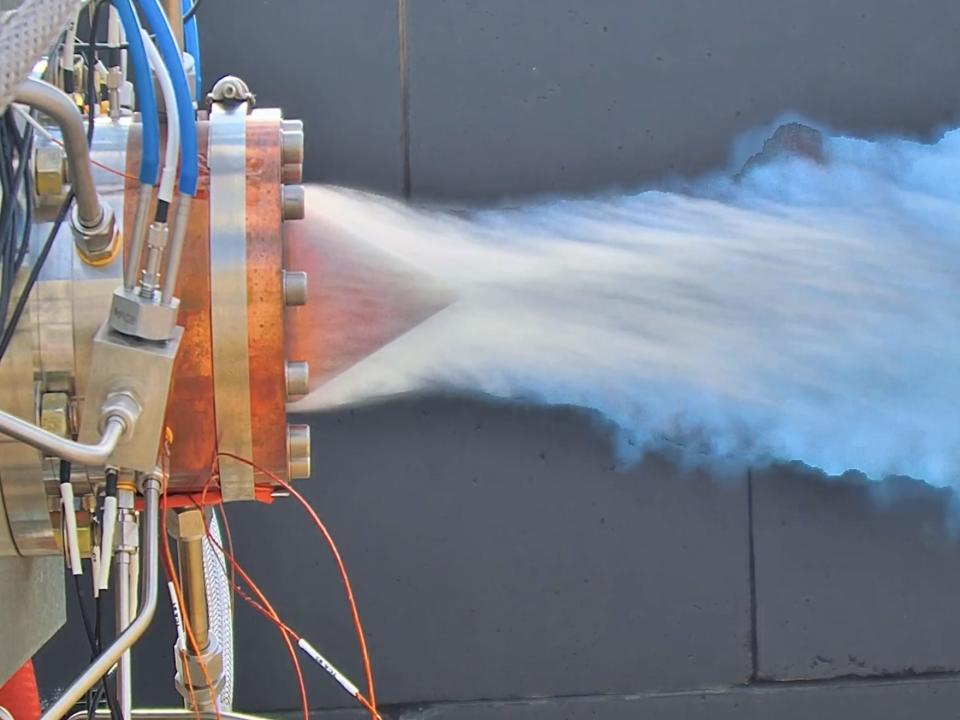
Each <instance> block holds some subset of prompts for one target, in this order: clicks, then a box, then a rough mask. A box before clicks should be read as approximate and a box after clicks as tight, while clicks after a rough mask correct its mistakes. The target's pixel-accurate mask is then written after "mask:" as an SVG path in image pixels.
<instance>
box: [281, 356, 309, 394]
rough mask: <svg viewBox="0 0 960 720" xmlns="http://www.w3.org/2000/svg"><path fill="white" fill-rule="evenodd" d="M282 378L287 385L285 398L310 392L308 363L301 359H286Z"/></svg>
mask: <svg viewBox="0 0 960 720" xmlns="http://www.w3.org/2000/svg"><path fill="white" fill-rule="evenodd" d="M283 375H284V379H285V380H286V386H287V400H289V399H290V398H292V397H296V396H298V395H306V394H307V393H308V392H310V364H309V363H306V362H302V361H288V362H287V364H286V365H285V366H284V373H283Z"/></svg>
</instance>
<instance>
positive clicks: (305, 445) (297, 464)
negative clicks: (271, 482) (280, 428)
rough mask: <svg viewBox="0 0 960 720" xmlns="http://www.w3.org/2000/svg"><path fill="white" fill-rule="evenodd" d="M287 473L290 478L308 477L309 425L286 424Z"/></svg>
mask: <svg viewBox="0 0 960 720" xmlns="http://www.w3.org/2000/svg"><path fill="white" fill-rule="evenodd" d="M287 474H288V475H289V476H290V479H291V480H306V479H308V478H309V477H310V426H309V425H288V426H287Z"/></svg>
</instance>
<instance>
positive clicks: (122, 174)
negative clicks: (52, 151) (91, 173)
mask: <svg viewBox="0 0 960 720" xmlns="http://www.w3.org/2000/svg"><path fill="white" fill-rule="evenodd" d="M50 139H51V140H53V142H54V143H55V144H57V145H59V146H60V147H61V148H62V147H63V143H62V142H61V141H59V140H57V139H56V138H55V137H51V138H50ZM90 164H91V165H96V166H97V167H98V168H100V169H101V170H106V171H107V172H108V173H113V174H114V175H117V176H119V177H122V178H126V179H127V180H133V182H137V183H138V182H140V178H138V177H135V176H134V175H128V174H127V173H125V172H122V171H120V170H117V169H115V168H112V167H110V166H109V165H104V164H103V163H101V162H97V161H96V160H94V159H93V158H90Z"/></svg>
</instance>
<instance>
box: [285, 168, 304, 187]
mask: <svg viewBox="0 0 960 720" xmlns="http://www.w3.org/2000/svg"><path fill="white" fill-rule="evenodd" d="M280 182H282V183H283V184H284V185H296V184H298V183H302V182H303V165H301V164H300V163H288V164H286V165H284V166H283V170H281V172H280Z"/></svg>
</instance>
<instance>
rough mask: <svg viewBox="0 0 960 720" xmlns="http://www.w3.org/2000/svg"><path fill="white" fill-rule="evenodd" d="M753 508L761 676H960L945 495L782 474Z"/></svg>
mask: <svg viewBox="0 0 960 720" xmlns="http://www.w3.org/2000/svg"><path fill="white" fill-rule="evenodd" d="M753 498H754V508H753V518H754V540H755V543H754V546H755V553H756V596H757V642H758V672H759V675H760V677H764V678H771V679H776V680H794V679H799V678H830V677H837V676H844V675H888V674H914V673H924V672H940V671H945V670H957V669H960V619H958V618H957V613H956V608H955V602H954V599H955V598H956V597H957V596H958V595H960V575H958V574H957V572H956V568H957V567H958V565H960V546H958V544H957V537H956V533H955V532H954V531H955V530H956V526H955V523H954V519H955V517H956V515H955V508H953V507H952V500H953V496H952V494H951V493H950V492H949V491H944V490H935V489H933V488H930V487H928V486H925V485H921V484H920V483H917V482H914V481H910V480H905V479H899V480H890V481H887V482H885V483H882V484H873V483H870V482H869V481H867V480H864V479H863V478H862V477H859V476H856V475H852V474H850V475H848V476H846V477H844V478H828V477H825V476H823V475H822V474H819V473H816V472H813V471H811V470H809V469H805V468H802V467H799V466H781V467H777V468H773V469H771V470H767V471H762V472H755V473H754V482H753Z"/></svg>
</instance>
